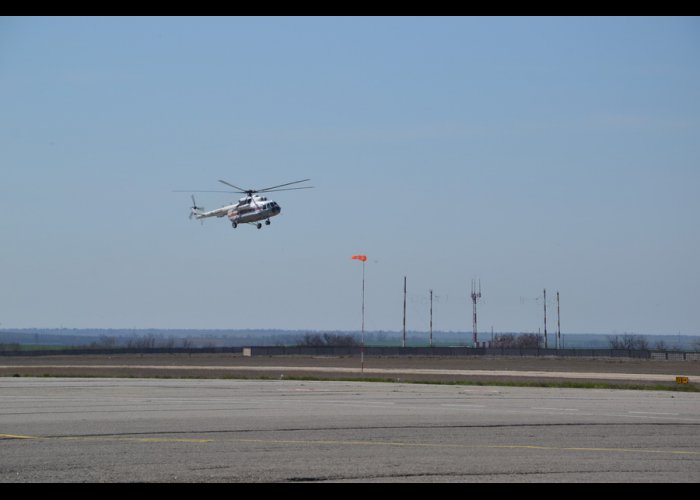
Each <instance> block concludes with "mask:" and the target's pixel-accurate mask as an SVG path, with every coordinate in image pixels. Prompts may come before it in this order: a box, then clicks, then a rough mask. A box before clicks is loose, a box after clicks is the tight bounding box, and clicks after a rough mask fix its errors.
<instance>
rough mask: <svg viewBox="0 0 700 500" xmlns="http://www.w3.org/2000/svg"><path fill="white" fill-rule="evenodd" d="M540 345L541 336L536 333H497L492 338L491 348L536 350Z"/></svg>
mask: <svg viewBox="0 0 700 500" xmlns="http://www.w3.org/2000/svg"><path fill="white" fill-rule="evenodd" d="M541 344H542V335H539V334H537V333H522V334H520V335H516V334H514V333H499V334H497V335H496V336H495V337H494V338H493V342H491V347H500V348H503V349H536V348H538V347H540V345H541Z"/></svg>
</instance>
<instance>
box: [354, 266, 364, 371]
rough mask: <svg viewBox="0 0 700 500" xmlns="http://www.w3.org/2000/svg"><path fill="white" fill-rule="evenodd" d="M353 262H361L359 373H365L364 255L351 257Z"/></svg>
mask: <svg viewBox="0 0 700 500" xmlns="http://www.w3.org/2000/svg"><path fill="white" fill-rule="evenodd" d="M352 258H353V259H354V260H359V261H360V262H362V337H361V342H360V371H362V372H364V371H365V262H367V256H366V255H353V256H352Z"/></svg>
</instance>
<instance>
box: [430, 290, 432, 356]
mask: <svg viewBox="0 0 700 500" xmlns="http://www.w3.org/2000/svg"><path fill="white" fill-rule="evenodd" d="M430 347H433V291H432V289H431V290H430Z"/></svg>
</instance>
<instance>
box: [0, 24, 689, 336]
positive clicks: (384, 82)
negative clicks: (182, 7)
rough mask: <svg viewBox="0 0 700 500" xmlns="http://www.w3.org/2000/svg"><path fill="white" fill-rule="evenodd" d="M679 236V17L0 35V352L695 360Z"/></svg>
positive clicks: (11, 27) (20, 28)
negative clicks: (89, 336)
mask: <svg viewBox="0 0 700 500" xmlns="http://www.w3.org/2000/svg"><path fill="white" fill-rule="evenodd" d="M306 178H310V179H311V182H309V183H307V184H309V185H313V186H314V189H308V190H300V191H287V192H281V193H276V195H275V196H274V197H273V199H274V200H275V201H277V202H278V203H279V204H280V205H281V207H282V214H281V215H280V216H279V217H275V218H274V219H272V224H271V225H270V226H263V228H262V229H260V230H258V229H256V228H255V227H253V226H249V225H243V226H239V227H238V228H237V229H233V228H232V227H231V225H230V224H229V222H228V221H227V220H225V219H208V220H207V221H205V222H204V224H200V222H198V221H194V220H189V219H188V214H189V206H190V205H191V200H190V194H189V192H176V191H177V190H193V191H194V190H217V189H222V188H223V189H225V186H223V185H222V184H220V183H219V182H218V179H224V180H227V181H228V182H231V183H233V184H235V185H238V186H241V187H244V188H264V187H268V186H272V185H277V184H282V183H286V182H291V181H296V180H299V179H306ZM195 195H196V198H197V202H198V204H199V205H203V206H204V207H205V208H207V209H212V208H217V207H218V206H220V205H223V204H227V203H230V202H231V201H233V200H235V199H237V198H238V197H239V195H236V194H230V195H229V194H226V193H218V194H217V193H195ZM699 218H700V18H698V17H686V18H673V17H634V18H626V17H611V18H607V17H606V18H577V17H566V18H558V17H546V18H538V17H534V18H530V17H524V18H521V17H516V18H508V17H497V18H482V17H474V18H472V17H449V18H443V17H426V18H423V17H308V18H307V17H291V18H290V17H264V18H257V17H252V18H251V17H223V18H208V17H194V18H189V17H174V18H169V17H166V18H160V17H146V18H130V17H116V18H110V17H107V18H102V17H98V18H91V17H79V18H72V17H26V18H23V17H20V18H13V17H4V18H0V235H1V238H2V240H1V241H2V245H0V283H2V286H1V287H0V328H5V329H6V328H30V327H47V328H54V327H55V328H59V327H66V328H93V327H94V328H222V329H239V328H240V329H244V328H279V329H295V330H296V329H309V330H323V331H326V330H328V331H336V330H359V329H360V327H361V321H362V318H361V305H362V302H361V300H362V266H363V264H362V263H361V262H360V261H357V260H352V259H351V257H352V255H353V254H358V253H362V254H366V255H367V256H368V260H367V262H366V264H365V328H366V330H368V331H374V330H393V331H401V329H402V317H403V278H404V276H406V277H407V284H408V293H407V319H406V327H407V329H408V330H411V331H413V330H422V331H427V330H428V322H429V301H428V296H429V290H430V289H432V290H433V293H434V302H433V328H434V329H435V330H452V331H465V332H470V331H471V329H472V305H471V299H470V297H469V294H470V291H471V281H472V279H477V280H479V279H480V280H481V289H482V298H481V301H480V302H479V305H478V319H479V330H480V331H484V332H486V331H489V332H490V331H491V329H492V328H493V329H494V331H496V332H501V331H509V332H538V331H540V330H542V329H543V319H544V318H543V316H544V314H543V304H542V301H543V299H542V295H543V290H544V289H546V290H547V302H548V305H547V311H548V317H547V320H548V331H549V332H552V331H555V328H556V327H555V325H556V302H555V298H556V292H557V291H559V292H560V307H561V329H562V332H563V333H602V334H615V333H617V334H623V333H636V334H656V333H668V334H679V333H681V334H692V335H695V334H700V222H699Z"/></svg>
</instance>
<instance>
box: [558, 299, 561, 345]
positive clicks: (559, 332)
mask: <svg viewBox="0 0 700 500" xmlns="http://www.w3.org/2000/svg"><path fill="white" fill-rule="evenodd" d="M560 348H561V325H560V323H559V290H557V349H560Z"/></svg>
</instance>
